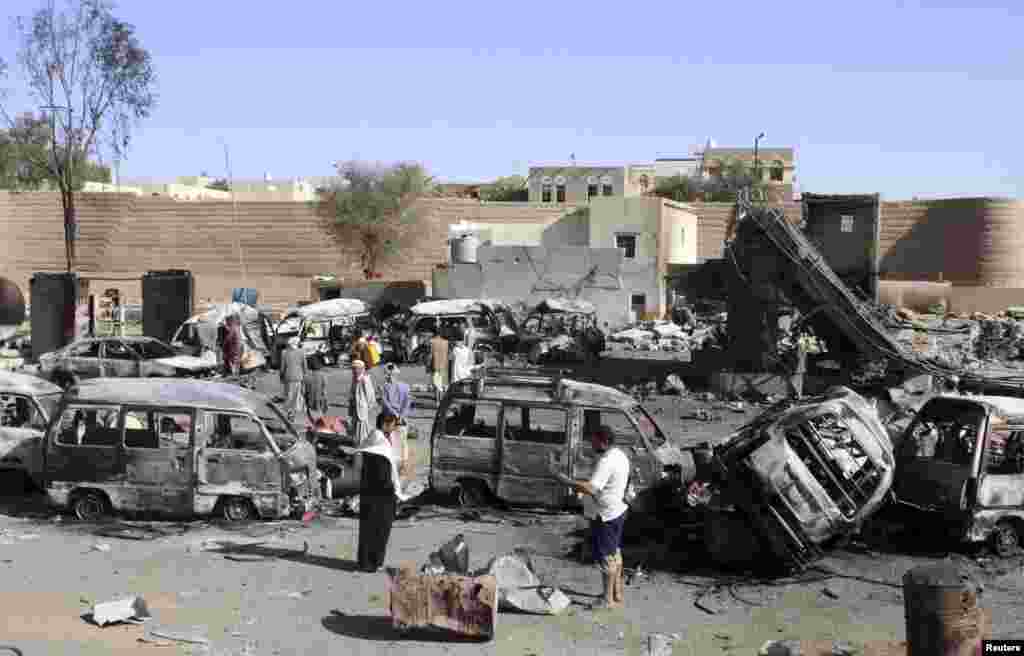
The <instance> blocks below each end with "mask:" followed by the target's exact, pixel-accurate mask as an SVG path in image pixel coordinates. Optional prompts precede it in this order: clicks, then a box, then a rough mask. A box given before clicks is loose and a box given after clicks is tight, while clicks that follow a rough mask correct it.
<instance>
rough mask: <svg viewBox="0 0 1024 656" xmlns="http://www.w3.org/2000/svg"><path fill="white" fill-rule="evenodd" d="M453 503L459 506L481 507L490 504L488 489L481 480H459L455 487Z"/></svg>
mask: <svg viewBox="0 0 1024 656" xmlns="http://www.w3.org/2000/svg"><path fill="white" fill-rule="evenodd" d="M455 503H456V504H458V506H459V507H460V508H483V507H485V506H489V505H490V504H491V494H490V490H488V489H487V486H486V485H485V484H484V483H483V482H482V481H476V480H472V479H470V480H464V481H460V482H459V485H458V487H456V488H455Z"/></svg>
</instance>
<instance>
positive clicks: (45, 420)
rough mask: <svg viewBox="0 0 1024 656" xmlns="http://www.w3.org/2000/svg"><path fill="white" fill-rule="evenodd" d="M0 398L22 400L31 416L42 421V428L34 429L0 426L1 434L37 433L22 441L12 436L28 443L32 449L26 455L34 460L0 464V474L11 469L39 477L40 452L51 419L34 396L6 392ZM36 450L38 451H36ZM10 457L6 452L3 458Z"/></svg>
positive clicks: (41, 457)
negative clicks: (35, 416)
mask: <svg viewBox="0 0 1024 656" xmlns="http://www.w3.org/2000/svg"><path fill="white" fill-rule="evenodd" d="M0 396H6V397H8V398H12V399H24V400H25V402H26V403H28V404H29V407H30V408H31V409H32V412H33V414H34V415H38V417H39V418H40V419H41V420H42V428H34V427H32V426H29V427H27V428H23V427H12V426H0V433H3V432H5V431H25V432H26V433H28V432H33V433H38V435H35V436H29V437H27V438H26V439H24V440H22V439H21V437H20V436H14V435H12V438H13V439H15V440H20V441H21V442H22V443H28V444H27V446H29V448H30V449H32V452H30V453H29V454H27V455H29V456H30V457H31V458H34V460H30V461H29V462H25V460H24V459H21V458H19V464H14V463H13V462H7V463H3V462H0V472H3V471H7V470H11V469H24V470H25V471H27V472H28V473H29V474H30V475H31V476H33V477H35V476H39V475H40V474H41V472H42V466H43V465H42V461H43V454H42V453H41V451H43V450H45V449H46V443H45V440H46V431H47V429H48V428H49V427H50V419H51V417H50V416H49V415H48V414H47V413H46V411H45V410H43V406H42V404H41V403H39V401H38V400H37V399H36V397H35V395H34V394H31V393H25V392H18V391H7V392H0ZM37 437H38V438H39V440H38V442H37V444H36V446H35V447H32V445H31V443H32V442H33V441H35V440H36V438H37ZM17 448H18V446H17V445H16V446H15V447H14V450H16V449H17ZM36 449H38V451H36ZM11 455H12V454H11V453H10V452H8V454H7V456H5V457H8V456H11ZM33 470H35V471H33Z"/></svg>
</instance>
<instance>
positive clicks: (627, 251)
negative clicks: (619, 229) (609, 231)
mask: <svg viewBox="0 0 1024 656" xmlns="http://www.w3.org/2000/svg"><path fill="white" fill-rule="evenodd" d="M615 248H621V249H622V250H623V251H624V254H623V257H625V258H626V259H629V260H631V259H633V258H635V257H636V235H615Z"/></svg>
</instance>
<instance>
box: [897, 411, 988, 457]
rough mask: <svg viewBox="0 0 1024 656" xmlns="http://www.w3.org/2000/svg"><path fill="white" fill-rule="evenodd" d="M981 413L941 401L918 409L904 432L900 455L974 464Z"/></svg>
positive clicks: (982, 419)
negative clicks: (917, 412) (918, 411)
mask: <svg viewBox="0 0 1024 656" xmlns="http://www.w3.org/2000/svg"><path fill="white" fill-rule="evenodd" d="M985 414H986V413H985V409H984V408H982V407H981V406H978V405H976V404H974V403H961V402H955V401H950V400H948V399H944V400H943V401H942V402H937V403H930V404H928V405H926V406H925V407H924V408H922V410H921V412H920V413H919V414H918V415H917V417H916V418H915V419H914V423H913V424H911V425H910V428H909V429H908V430H907V432H906V437H905V438H904V440H903V442H902V444H901V445H900V446H901V455H902V456H903V457H911V458H925V459H930V460H938V461H942V462H948V463H952V464H956V465H964V466H969V465H970V464H971V463H972V462H973V460H974V449H975V445H976V443H977V438H978V434H979V432H980V431H981V427H982V425H983V423H984V421H985Z"/></svg>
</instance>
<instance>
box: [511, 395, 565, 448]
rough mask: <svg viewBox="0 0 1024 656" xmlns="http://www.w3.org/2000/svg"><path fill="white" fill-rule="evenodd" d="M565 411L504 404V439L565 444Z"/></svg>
mask: <svg viewBox="0 0 1024 656" xmlns="http://www.w3.org/2000/svg"><path fill="white" fill-rule="evenodd" d="M565 424H566V412H565V410H562V409H559V408H531V407H527V406H519V405H512V404H505V439H507V440H513V441H515V442H536V443H539V444H565V443H566V441H567V439H566V432H565Z"/></svg>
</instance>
